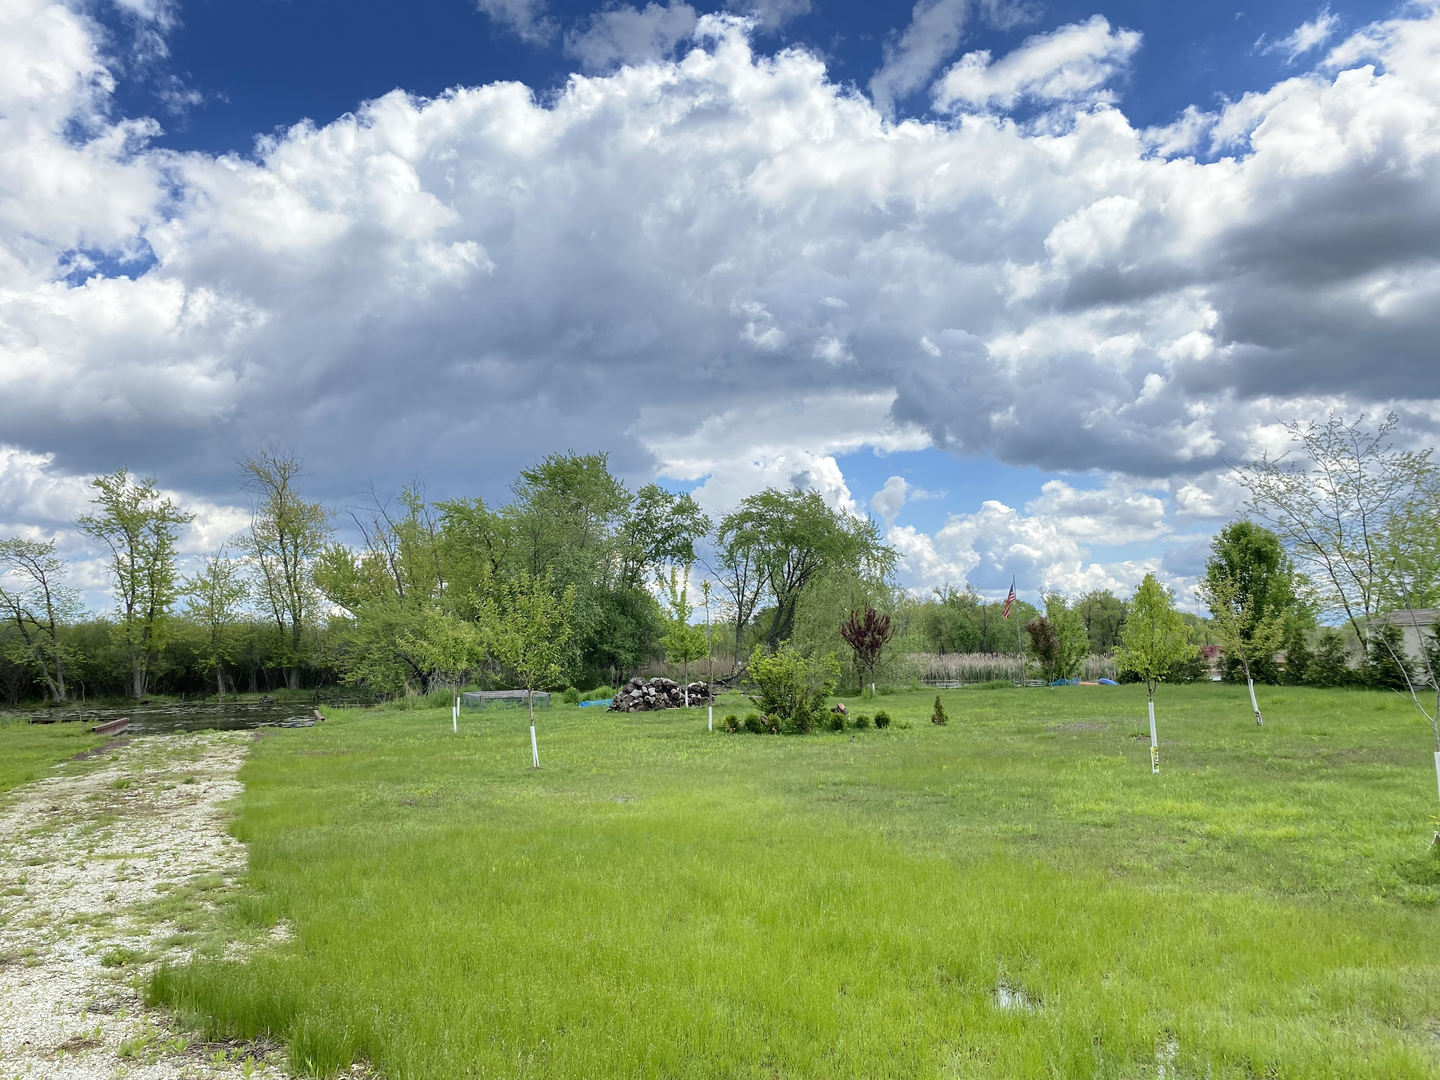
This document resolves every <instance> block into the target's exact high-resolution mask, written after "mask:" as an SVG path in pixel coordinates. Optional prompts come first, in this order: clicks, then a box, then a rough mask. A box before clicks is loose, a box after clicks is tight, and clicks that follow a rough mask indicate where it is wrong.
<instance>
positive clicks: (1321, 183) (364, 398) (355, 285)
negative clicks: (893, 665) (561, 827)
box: [0, 0, 1440, 607]
mask: <svg viewBox="0 0 1440 1080" xmlns="http://www.w3.org/2000/svg"><path fill="white" fill-rule="evenodd" d="M1437 73H1440V13H1437V7H1436V5H1435V3H1433V2H1430V0H1426V2H1421V3H1410V4H1377V3H1332V4H1328V5H1323V6H1321V5H1316V4H1314V3H1290V2H1284V3H1267V4H1264V5H1251V6H1248V7H1245V6H1234V7H1223V8H1222V7H1217V6H1214V5H1202V4H1186V5H1170V4H1154V3H1140V2H1125V3H1120V2H1109V3H1104V2H1099V3H1072V2H1064V3H1059V2H1057V3H1041V2H1035V0H921V2H920V3H918V4H915V5H913V7H912V6H909V5H881V4H864V3H839V2H826V0H762V2H760V3H759V5H758V7H756V8H749V7H746V6H744V5H743V4H742V3H740V2H738V0H737V3H736V4H734V5H732V6H726V7H717V6H715V5H713V4H694V5H691V4H686V3H683V2H680V0H671V2H669V3H665V4H660V3H653V2H652V3H648V4H638V5H627V4H624V3H616V2H612V3H608V4H605V5H594V4H581V3H569V2H561V0H445V2H439V0H435V2H425V3H416V4H410V5H396V4H378V3H354V2H352V3H346V4H339V3H335V2H331V0H306V2H278V0H258V2H256V3H253V4H247V5H236V4H225V3H217V2H213V0H211V2H195V3H182V2H173V0H74V2H71V3H56V2H52V0H0V145H4V146H6V147H7V151H6V154H5V155H4V160H3V161H0V535H11V534H23V535H29V536H35V537H55V538H56V539H57V541H58V542H59V544H60V546H61V548H62V550H63V551H65V553H66V554H67V556H68V557H70V558H71V559H72V560H73V561H74V563H75V573H76V576H77V579H78V580H79V581H80V582H81V583H82V584H83V585H84V587H85V589H86V593H87V597H88V598H89V599H90V601H91V603H92V604H94V605H95V606H96V607H103V606H104V604H105V603H106V600H105V597H104V589H103V573H102V571H101V569H100V567H99V564H98V563H97V561H96V559H95V553H94V552H93V551H91V550H89V549H88V548H87V547H86V545H85V543H84V541H83V539H82V538H81V537H79V536H78V535H77V534H76V533H75V532H74V530H73V527H72V525H71V522H72V521H73V518H74V516H75V515H76V514H77V513H80V512H83V511H84V510H85V499H86V489H85V480H86V478H87V477H89V476H92V475H94V474H95V473H97V472H100V471H109V470H111V469H113V468H115V467H117V466H119V465H122V464H124V465H128V466H129V467H130V468H131V469H132V470H134V471H136V472H138V473H142V474H152V475H154V476H155V477H156V478H157V479H158V480H159V481H160V482H161V483H162V485H164V486H165V487H166V488H167V489H169V490H171V491H172V492H173V493H174V494H175V496H176V498H177V499H178V500H179V501H181V502H183V503H184V504H185V505H187V506H190V507H192V508H193V509H195V510H196V511H197V515H198V516H197V521H196V524H195V526H194V527H193V529H192V531H191V533H190V534H189V535H187V537H186V548H187V552H188V553H189V555H190V556H191V557H194V556H197V555H198V554H199V553H202V552H205V551H212V550H214V549H215V548H216V547H217V546H218V545H219V544H220V543H222V542H224V540H225V539H226V537H227V536H229V535H230V534H231V533H233V532H234V531H236V530H238V529H239V528H240V527H242V526H243V524H244V521H245V517H246V513H245V507H244V503H243V499H242V497H241V496H240V495H239V494H238V493H237V491H236V490H235V489H236V474H235V467H234V463H235V461H236V460H237V459H238V458H239V457H241V456H242V455H244V454H246V453H248V452H251V451H253V450H254V449H255V448H257V447H259V446H261V445H263V444H266V443H271V444H276V445H282V446H288V447H291V448H293V449H294V451H295V452H296V453H297V455H298V456H300V457H301V458H302V459H303V460H304V462H305V463H306V467H307V475H306V483H307V485H308V487H309V490H310V492H311V494H312V495H313V497H316V498H319V499H321V500H323V501H324V502H325V503H326V504H327V505H328V506H330V507H332V508H333V509H335V510H336V511H337V513H339V512H342V511H343V510H344V508H345V507H346V506H347V505H350V504H353V503H354V502H355V501H356V499H357V498H358V497H359V496H358V493H359V492H361V491H362V490H364V489H365V488H366V487H367V485H369V484H371V483H373V484H374V485H375V486H376V488H377V489H379V490H381V491H388V490H394V489H395V488H397V487H398V486H399V485H400V484H403V483H405V482H407V481H410V480H412V479H414V478H416V477H421V478H423V479H424V481H425V483H426V485H427V487H428V488H429V490H430V492H431V493H432V495H435V496H436V497H448V496H457V495H477V494H478V495H482V496H484V497H486V498H491V499H495V498H503V497H504V495H505V491H506V486H507V484H508V483H509V481H510V480H511V479H512V478H513V477H514V475H515V473H516V471H517V470H518V469H519V468H521V467H523V466H524V465H526V464H529V463H531V462H533V461H535V460H537V459H538V458H539V457H541V456H543V455H544V454H545V453H548V452H551V451H556V450H564V449H575V450H578V451H590V450H605V451H608V452H609V453H610V454H611V456H612V463H613V465H614V467H615V468H616V470H617V471H618V472H620V473H621V474H622V475H623V476H624V477H625V478H626V479H627V480H629V481H630V482H632V483H634V484H636V485H638V484H640V483H644V482H646V481H648V480H651V479H659V480H661V481H662V482H664V483H667V484H670V485H672V486H674V487H676V488H683V489H686V490H692V491H695V492H696V493H697V496H698V497H699V498H701V500H702V501H703V502H704V503H705V505H706V506H707V508H709V509H710V510H711V511H712V512H714V513H715V514H717V515H719V514H722V513H724V512H725V511H726V510H727V509H729V508H731V507H732V506H733V505H734V504H735V502H736V501H737V500H738V499H740V498H742V497H743V496H744V495H746V494H748V493H750V492H752V491H755V490H758V489H759V488H761V487H764V486H766V485H768V484H800V485H802V486H809V487H813V488H814V489H816V490H818V491H820V492H822V494H824V495H825V497H826V498H827V499H829V500H830V501H831V502H832V503H833V504H834V505H836V506H842V507H845V508H846V509H848V510H850V511H852V512H855V513H868V514H871V515H872V516H874V517H875V518H876V520H877V521H879V522H880V523H881V525H882V528H883V529H884V530H885V532H886V534H887V536H888V537H889V538H890V540H891V542H892V543H894V544H895V546H896V547H897V549H899V550H900V551H901V553H902V555H903V561H902V568H901V577H902V580H903V581H904V582H905V583H906V584H907V585H909V586H910V587H912V588H914V589H916V590H918V591H923V590H926V589H928V588H932V587H934V586H937V585H940V584H943V583H947V582H948V583H958V582H959V581H960V580H962V579H965V580H969V581H971V582H972V583H973V584H975V585H976V586H977V587H979V588H981V589H982V590H984V591H986V592H989V593H991V594H997V593H1003V591H1004V589H1005V587H1006V586H1008V583H1009V580H1010V578H1011V576H1012V575H1013V576H1015V577H1016V578H1017V579H1018V581H1019V584H1020V587H1021V589H1022V590H1024V591H1027V592H1028V593H1029V594H1031V595H1033V594H1035V593H1038V591H1039V590H1041V589H1057V590H1061V591H1064V592H1067V593H1070V594H1072V595H1073V594H1078V593H1081V592H1083V591H1085V590H1087V589H1090V588H1113V589H1115V590H1116V591H1117V592H1120V593H1122V594H1123V593H1127V592H1128V591H1129V590H1130V589H1132V588H1133V587H1134V585H1135V584H1136V583H1137V582H1138V581H1139V579H1140V577H1141V576H1143V574H1144V573H1145V572H1147V571H1153V572H1156V573H1157V574H1159V575H1160V576H1161V577H1162V579H1164V580H1165V581H1167V582H1168V583H1169V584H1171V585H1172V586H1174V587H1175V588H1176V589H1177V591H1178V593H1179V594H1180V596H1181V598H1182V600H1184V601H1186V602H1193V595H1192V592H1191V590H1192V587H1193V583H1194V573H1195V571H1196V570H1197V569H1198V567H1199V565H1200V564H1201V562H1202V561H1203V557H1204V551H1205V544H1206V542H1207V540H1208V538H1209V537H1210V536H1211V535H1213V533H1214V532H1215V530H1216V529H1217V528H1219V526H1221V525H1223V524H1224V523H1225V522H1226V521H1228V520H1230V519H1231V518H1233V517H1234V516H1235V515H1237V514H1238V513H1240V512H1241V511H1242V509H1243V507H1242V500H1241V498H1240V494H1239V492H1238V490H1237V489H1236V488H1235V486H1234V484H1233V483H1231V482H1230V480H1229V479H1228V470H1229V466H1231V465H1233V464H1237V463H1243V462H1246V461H1249V460H1252V459H1253V458H1255V457H1257V456H1259V455H1260V454H1262V453H1265V452H1276V451H1278V450H1283V448H1284V446H1285V435H1284V431H1283V428H1282V427H1281V425H1282V424H1283V423H1284V422H1286V421H1290V420H1302V421H1303V420H1307V419H1314V418H1320V417H1323V416H1325V415H1327V414H1328V413H1330V412H1332V411H1337V412H1342V413H1345V414H1346V415H1350V416H1354V415H1357V414H1359V413H1361V412H1368V413H1369V414H1371V415H1376V414H1378V413H1381V412H1383V411H1384V410H1387V409H1394V410H1396V411H1397V412H1398V413H1399V414H1400V416H1401V419H1402V431H1403V432H1404V437H1405V438H1407V439H1409V440H1411V441H1412V442H1414V443H1415V444H1416V445H1424V446H1428V445H1432V444H1433V443H1434V441H1435V431H1436V428H1437V426H1440V376H1437V374H1436V372H1437V368H1440V365H1436V364H1435V363H1434V355H1433V342H1434V340H1436V331H1437V330H1440V325H1437V324H1440V314H1437V313H1440V303H1437V301H1440V225H1437V222H1440V75H1437Z"/></svg>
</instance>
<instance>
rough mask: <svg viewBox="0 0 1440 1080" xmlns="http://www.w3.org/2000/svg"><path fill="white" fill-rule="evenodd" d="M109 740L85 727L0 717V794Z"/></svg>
mask: <svg viewBox="0 0 1440 1080" xmlns="http://www.w3.org/2000/svg"><path fill="white" fill-rule="evenodd" d="M109 741H110V736H108V735H92V734H91V733H90V725H88V724H28V723H26V722H25V721H24V720H21V719H13V718H8V717H3V718H0V794H3V793H4V792H6V791H9V790H10V789H11V788H13V787H18V786H19V785H21V784H28V783H29V782H30V781H32V780H38V779H39V778H40V777H42V776H44V775H45V774H46V773H47V772H49V771H50V768H51V767H52V766H53V765H55V764H57V763H59V762H61V761H64V760H66V759H67V758H72V757H74V756H75V755H76V754H80V753H83V752H84V751H86V750H91V749H93V748H95V747H97V746H100V745H103V744H104V743H106V742H109Z"/></svg>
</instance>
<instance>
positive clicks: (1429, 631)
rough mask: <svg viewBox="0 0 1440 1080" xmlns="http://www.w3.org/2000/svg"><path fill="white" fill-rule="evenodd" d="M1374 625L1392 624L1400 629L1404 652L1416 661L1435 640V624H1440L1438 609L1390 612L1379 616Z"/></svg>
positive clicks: (1439, 609)
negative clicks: (1403, 637)
mask: <svg viewBox="0 0 1440 1080" xmlns="http://www.w3.org/2000/svg"><path fill="white" fill-rule="evenodd" d="M1375 623H1376V625H1377V626H1380V627H1385V626H1389V625H1390V624H1392V623H1393V624H1394V625H1396V626H1398V627H1400V632H1401V633H1402V634H1404V635H1405V652H1406V653H1407V654H1408V655H1409V656H1410V657H1411V658H1412V659H1418V658H1419V657H1420V655H1421V654H1422V653H1423V652H1424V650H1425V648H1426V647H1427V646H1428V645H1429V644H1430V642H1432V641H1434V640H1435V632H1436V624H1440V608H1416V609H1415V610H1413V611H1391V612H1387V613H1386V614H1384V615H1381V616H1379V617H1378V618H1377V619H1376V620H1375Z"/></svg>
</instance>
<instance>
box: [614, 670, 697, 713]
mask: <svg viewBox="0 0 1440 1080" xmlns="http://www.w3.org/2000/svg"><path fill="white" fill-rule="evenodd" d="M709 701H710V688H709V687H708V686H706V685H705V684H704V683H703V682H692V683H691V684H690V704H691V705H704V704H706V703H708V702H709ZM684 705H685V688H684V687H683V686H681V685H680V684H679V683H677V682H675V681H674V680H673V679H650V680H649V681H648V682H647V681H646V680H645V679H642V678H640V677H638V676H637V677H635V678H633V679H631V680H630V681H629V682H627V683H626V684H625V685H624V686H622V687H621V688H620V691H619V693H617V694H616V695H615V700H614V701H612V702H611V703H610V711H611V712H647V711H649V710H650V709H679V708H682V707H683V706H684Z"/></svg>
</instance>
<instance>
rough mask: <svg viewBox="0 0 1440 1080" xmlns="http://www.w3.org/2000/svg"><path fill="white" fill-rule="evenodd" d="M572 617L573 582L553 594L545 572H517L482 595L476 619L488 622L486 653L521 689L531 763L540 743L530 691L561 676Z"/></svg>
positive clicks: (537, 759)
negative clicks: (490, 595) (492, 591)
mask: <svg viewBox="0 0 1440 1080" xmlns="http://www.w3.org/2000/svg"><path fill="white" fill-rule="evenodd" d="M574 617H575V587H574V586H573V585H567V586H566V587H565V588H564V589H563V590H562V591H560V592H559V593H558V594H557V593H556V592H555V591H554V590H553V589H552V587H551V581H550V579H549V578H546V577H536V576H535V575H533V574H530V573H528V572H522V573H521V575H520V576H519V577H518V578H516V579H515V580H513V581H506V582H503V583H502V584H501V585H500V586H499V588H498V589H497V590H496V595H495V597H494V598H493V599H491V600H489V601H486V603H485V609H484V613H483V615H482V618H481V620H480V621H481V622H483V623H485V624H486V625H488V626H489V627H490V628H491V629H490V641H489V645H490V653H491V655H492V656H493V657H494V658H495V659H496V660H498V661H499V662H500V663H501V664H503V665H505V667H507V668H509V669H510V670H511V671H513V672H514V673H515V677H516V678H517V679H518V680H519V682H520V686H521V687H522V688H523V689H524V690H525V692H526V694H525V700H526V703H527V705H528V706H529V709H530V753H531V756H532V758H533V760H534V765H535V768H537V769H538V768H539V767H540V746H539V743H538V742H537V741H536V738H535V691H536V690H537V689H539V688H540V687H542V686H547V685H551V684H554V683H556V682H559V681H561V680H562V679H564V677H565V670H566V662H567V661H568V660H569V658H570V649H569V646H570V637H571V634H572V633H573V630H572V620H573V619H574Z"/></svg>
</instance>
